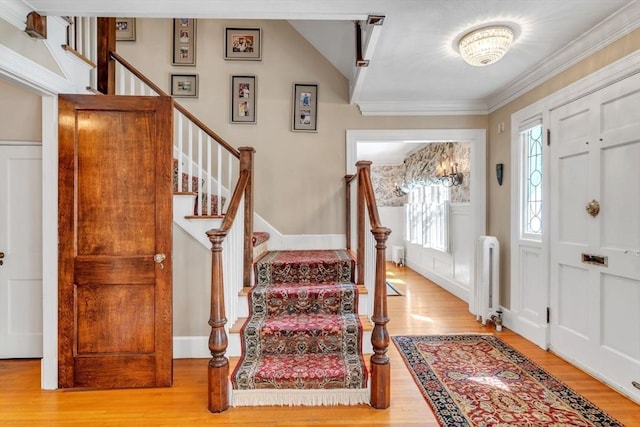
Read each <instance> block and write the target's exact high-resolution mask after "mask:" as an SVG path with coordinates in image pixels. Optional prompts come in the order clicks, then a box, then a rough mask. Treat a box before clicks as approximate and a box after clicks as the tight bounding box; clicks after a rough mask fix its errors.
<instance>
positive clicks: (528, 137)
mask: <svg viewBox="0 0 640 427" xmlns="http://www.w3.org/2000/svg"><path fill="white" fill-rule="evenodd" d="M520 139H521V144H522V146H521V147H522V151H521V162H522V178H521V182H522V190H521V191H522V206H521V214H522V216H521V217H522V223H521V234H522V237H523V238H530V239H533V240H540V238H541V236H542V225H543V224H542V179H543V170H542V125H541V124H537V125H535V126H533V127H530V128H528V129H526V130H524V131H522V132H520Z"/></svg>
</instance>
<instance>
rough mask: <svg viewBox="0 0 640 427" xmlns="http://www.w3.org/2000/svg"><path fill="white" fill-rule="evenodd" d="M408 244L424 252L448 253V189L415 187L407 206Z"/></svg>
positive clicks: (434, 185)
mask: <svg viewBox="0 0 640 427" xmlns="http://www.w3.org/2000/svg"><path fill="white" fill-rule="evenodd" d="M406 232H407V235H406V237H407V240H409V241H410V242H411V243H414V244H419V245H422V246H423V247H425V248H433V249H436V250H440V251H444V252H448V250H449V189H448V188H446V187H444V186H443V185H439V184H425V185H421V186H416V187H414V188H413V189H412V190H411V192H410V193H409V201H408V205H407V230H406Z"/></svg>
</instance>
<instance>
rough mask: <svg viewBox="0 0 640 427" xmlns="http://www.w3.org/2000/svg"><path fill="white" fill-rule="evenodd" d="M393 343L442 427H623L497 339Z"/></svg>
mask: <svg viewBox="0 0 640 427" xmlns="http://www.w3.org/2000/svg"><path fill="white" fill-rule="evenodd" d="M392 339H393V342H394V343H395V345H396V347H397V348H398V350H399V351H400V354H401V355H402V357H403V359H404V361H405V363H406V365H407V367H408V368H409V371H410V372H411V375H412V376H413V378H414V380H415V382H416V384H417V385H418V388H419V389H420V391H421V392H422V395H423V396H424V397H425V399H426V401H427V403H429V405H430V406H431V409H432V410H433V412H434V413H435V416H436V419H437V420H438V422H439V423H440V425H441V426H446V427H450V426H492V427H493V426H536V427H538V426H540V427H542V426H611V427H613V426H622V424H621V423H619V422H618V421H616V420H614V419H613V418H611V417H610V416H608V415H607V414H605V413H604V412H602V411H601V410H600V409H599V408H598V407H596V406H595V405H594V404H592V403H591V402H589V401H588V400H586V399H585V398H583V397H582V396H580V395H579V394H577V393H576V392H574V391H573V390H571V389H570V388H569V387H567V386H566V385H565V384H563V383H562V382H560V381H559V380H557V379H555V378H554V377H552V376H551V375H550V374H548V373H547V372H546V371H544V370H543V369H542V368H540V367H539V366H538V365H536V364H535V363H533V362H532V361H531V360H529V359H527V358H526V357H525V356H524V355H522V354H521V353H519V352H518V351H517V350H515V349H514V348H512V347H510V346H509V345H507V344H505V343H504V342H503V341H501V340H500V339H499V338H497V337H495V336H492V335H438V336H435V335H434V336H394V337H392Z"/></svg>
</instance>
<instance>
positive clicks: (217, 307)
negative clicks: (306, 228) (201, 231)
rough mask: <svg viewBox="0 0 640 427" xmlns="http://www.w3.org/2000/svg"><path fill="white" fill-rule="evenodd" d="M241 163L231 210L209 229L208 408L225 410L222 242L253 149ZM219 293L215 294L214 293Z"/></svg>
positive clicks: (245, 184)
mask: <svg viewBox="0 0 640 427" xmlns="http://www.w3.org/2000/svg"><path fill="white" fill-rule="evenodd" d="M240 153H241V156H240V163H241V165H242V166H243V168H242V169H241V171H240V177H239V179H238V182H237V184H236V188H235V190H234V192H233V196H232V197H231V200H230V202H229V208H228V210H227V214H226V215H225V217H224V220H223V221H222V224H221V225H220V227H219V228H217V229H213V230H209V231H207V236H208V237H209V241H210V242H211V255H212V258H211V315H210V318H209V326H211V334H210V335H209V351H210V352H211V360H210V361H209V366H208V397H209V398H208V401H209V404H208V408H209V411H211V412H214V413H215V412H222V411H225V410H227V409H228V408H229V359H228V358H227V357H226V356H225V353H226V351H227V347H228V337H227V332H226V329H225V326H226V324H227V318H226V314H225V304H224V278H223V262H222V243H223V242H224V239H225V237H226V236H227V233H228V232H229V230H230V229H231V227H232V225H233V223H234V220H235V218H236V214H237V212H238V208H239V206H240V205H241V202H242V199H243V197H244V196H245V194H246V192H247V189H250V187H251V168H250V165H251V164H252V161H253V160H252V157H253V149H252V148H250V147H243V148H241V149H240ZM214 296H215V297H214Z"/></svg>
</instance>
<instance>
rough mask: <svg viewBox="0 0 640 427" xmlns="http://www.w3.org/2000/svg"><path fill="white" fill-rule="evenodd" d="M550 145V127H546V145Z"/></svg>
mask: <svg viewBox="0 0 640 427" xmlns="http://www.w3.org/2000/svg"><path fill="white" fill-rule="evenodd" d="M549 145H551V129H547V147H548V146H549Z"/></svg>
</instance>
